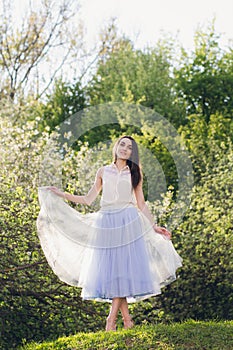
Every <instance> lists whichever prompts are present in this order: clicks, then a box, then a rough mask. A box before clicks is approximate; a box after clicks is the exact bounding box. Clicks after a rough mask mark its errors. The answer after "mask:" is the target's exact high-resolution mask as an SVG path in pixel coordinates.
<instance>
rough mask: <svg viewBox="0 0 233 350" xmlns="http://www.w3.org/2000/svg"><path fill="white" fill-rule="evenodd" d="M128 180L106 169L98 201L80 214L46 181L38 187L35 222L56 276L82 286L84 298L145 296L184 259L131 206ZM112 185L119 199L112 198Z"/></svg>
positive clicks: (166, 280) (172, 277) (168, 280)
mask: <svg viewBox="0 0 233 350" xmlns="http://www.w3.org/2000/svg"><path fill="white" fill-rule="evenodd" d="M108 170H109V171H108ZM121 175H122V176H121ZM107 177H108V178H109V177H110V178H111V179H112V180H114V179H115V181H112V182H111V181H107V180H108V178H107ZM116 179H117V181H116ZM130 181H131V179H130V174H129V173H128V172H127V171H125V172H124V173H123V174H119V173H116V172H114V168H111V167H108V168H107V169H105V171H104V176H103V195H102V206H101V209H100V210H99V211H98V212H96V213H90V214H80V213H79V212H77V211H76V210H75V209H73V208H71V207H70V206H69V205H68V204H67V203H65V202H64V201H63V199H61V198H59V197H58V196H56V195H55V194H53V193H52V192H51V191H49V190H48V189H47V187H41V188H39V201H40V206H41V210H40V214H39V216H38V219H37V228H38V234H39V238H40V242H41V246H42V248H43V251H44V254H45V256H46V258H47V260H48V263H49V265H50V266H51V268H52V269H53V271H54V273H55V274H56V275H57V276H58V277H59V278H60V280H62V281H64V282H65V283H67V284H69V285H73V286H77V287H81V288H82V294H81V295H82V297H83V299H93V300H97V301H107V302H111V300H112V299H113V298H114V297H126V298H127V301H128V302H135V301H140V300H143V299H146V298H148V297H151V296H154V295H157V294H160V293H161V288H162V287H163V286H165V285H167V284H169V283H171V282H172V281H174V280H175V279H176V270H177V268H178V267H180V266H181V265H182V259H181V257H180V256H179V255H178V254H177V252H176V250H175V249H174V247H173V244H172V242H171V241H169V240H167V239H165V238H164V237H163V236H162V235H160V234H157V233H155V231H154V230H153V228H152V227H151V224H150V222H149V221H148V219H147V218H146V217H145V216H144V215H143V213H142V212H141V211H140V210H139V209H138V208H137V207H135V200H134V197H133V192H132V188H131V182H130ZM127 184H128V185H127ZM108 186H109V187H108ZM114 186H115V187H114ZM122 188H124V191H123V192H124V193H123V192H122V193H121V195H119V193H120V192H121V190H122ZM110 189H111V190H110ZM112 191H113V192H114V191H115V193H117V198H118V200H114V198H112V199H111V198H110V196H109V193H111V194H112ZM127 191H128V192H127ZM108 192H109V193H108ZM124 196H125V199H124ZM106 199H109V200H106Z"/></svg>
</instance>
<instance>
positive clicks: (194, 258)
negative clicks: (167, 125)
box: [160, 149, 233, 320]
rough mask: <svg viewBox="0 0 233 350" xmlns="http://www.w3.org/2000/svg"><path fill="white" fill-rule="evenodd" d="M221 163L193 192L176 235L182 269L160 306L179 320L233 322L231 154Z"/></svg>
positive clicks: (222, 155) (230, 151)
mask: <svg viewBox="0 0 233 350" xmlns="http://www.w3.org/2000/svg"><path fill="white" fill-rule="evenodd" d="M219 158H220V159H219V161H218V162H217V163H216V164H215V167H213V168H212V169H211V172H210V171H209V172H206V173H205V174H203V176H202V181H201V184H199V185H196V186H195V187H194V189H193V196H192V201H191V206H190V209H189V210H188V212H186V214H185V217H184V220H183V223H182V224H181V225H180V226H179V228H177V230H176V232H175V238H174V240H175V241H174V243H175V246H176V248H177V249H178V251H179V253H180V254H181V256H182V257H183V259H184V261H183V267H182V269H181V270H180V271H179V273H178V280H177V282H175V283H174V284H173V285H171V286H169V287H168V288H167V291H166V294H165V295H164V297H163V298H161V301H162V304H160V306H162V308H163V310H164V311H165V313H167V312H168V313H170V314H173V315H174V316H175V319H179V320H180V319H186V318H197V319H232V318H233V298H232V297H233V285H232V280H233V263H232V262H233V243H232V233H233V231H232V209H233V193H232V187H233V171H232V170H233V152H232V149H230V150H229V151H228V152H226V153H224V152H222V153H221V154H219Z"/></svg>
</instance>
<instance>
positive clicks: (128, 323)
mask: <svg viewBox="0 0 233 350" xmlns="http://www.w3.org/2000/svg"><path fill="white" fill-rule="evenodd" d="M123 321H124V329H130V328H133V326H134V323H133V321H132V319H131V318H127V319H123Z"/></svg>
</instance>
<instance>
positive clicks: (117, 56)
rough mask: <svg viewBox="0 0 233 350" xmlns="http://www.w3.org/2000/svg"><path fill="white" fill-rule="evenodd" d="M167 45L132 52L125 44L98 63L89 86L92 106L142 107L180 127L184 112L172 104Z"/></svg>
mask: <svg viewBox="0 0 233 350" xmlns="http://www.w3.org/2000/svg"><path fill="white" fill-rule="evenodd" d="M169 45H171V44H170V43H167V45H166V44H165V43H164V44H163V45H161V44H160V43H158V45H157V47H156V48H154V49H147V50H145V51H142V50H135V49H134V47H133V46H132V44H131V43H130V42H128V41H125V42H122V43H121V45H119V46H118V47H117V49H115V50H114V51H112V52H111V53H110V54H108V56H107V58H106V59H105V58H103V59H101V57H100V60H99V62H98V66H97V72H96V74H95V75H94V76H93V78H92V79H91V81H90V82H89V89H88V94H89V95H90V103H91V105H97V104H100V103H107V102H127V103H136V104H141V105H142V106H145V107H149V108H152V109H154V110H155V111H156V112H157V113H160V114H161V115H163V116H166V117H167V118H168V119H169V120H170V121H171V122H172V123H174V125H180V124H181V123H182V121H183V118H184V110H183V109H182V107H181V106H179V105H178V104H176V103H175V101H176V96H175V94H174V84H175V83H174V80H173V79H172V77H171V70H172V69H171V63H170V60H171V55H172V54H171V48H170V46H169Z"/></svg>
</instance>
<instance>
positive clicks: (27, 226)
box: [0, 106, 107, 349]
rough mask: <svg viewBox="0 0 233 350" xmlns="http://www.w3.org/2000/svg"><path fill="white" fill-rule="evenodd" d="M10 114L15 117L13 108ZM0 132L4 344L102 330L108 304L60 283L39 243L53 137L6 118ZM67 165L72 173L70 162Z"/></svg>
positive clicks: (0, 315) (0, 307) (0, 306)
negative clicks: (45, 165)
mask: <svg viewBox="0 0 233 350" xmlns="http://www.w3.org/2000/svg"><path fill="white" fill-rule="evenodd" d="M9 109H10V106H9ZM11 117H12V120H14V119H15V118H14V111H13V110H12V114H11ZM0 133H1V138H0V140H1V161H2V165H1V167H0V178H1V197H0V214H1V215H0V227H1V236H0V249H1V262H0V318H1V323H0V327H1V328H0V334H1V341H0V348H1V347H2V348H3V349H5V348H8V349H10V348H12V349H13V348H16V346H17V345H18V344H20V343H21V340H22V339H27V340H30V339H31V340H32V339H34V340H36V339H37V340H39V339H46V338H48V337H58V336H59V335H60V334H64V335H65V334H66V335H67V334H69V333H70V332H71V331H73V332H74V331H76V330H83V329H84V328H88V327H89V329H93V328H94V327H96V329H100V328H102V327H103V318H104V317H105V316H106V314H107V311H106V305H101V306H98V310H97V308H96V305H95V304H94V303H83V302H82V300H81V298H80V296H79V292H80V291H79V290H78V289H76V288H72V287H69V286H66V285H64V284H63V283H61V282H60V281H59V280H58V279H57V277H56V276H55V275H54V274H53V273H52V271H51V269H50V268H49V266H48V264H47V261H46V259H45V257H44V254H43V252H42V250H41V247H40V244H39V239H38V236H37V233H36V218H37V216H38V212H39V205H38V198H37V188H38V185H39V184H40V182H39V180H40V181H41V179H40V176H39V175H40V169H41V164H42V160H43V150H44V146H45V144H46V141H47V140H48V138H49V135H48V134H47V133H46V132H44V133H43V134H42V135H40V134H39V133H38V130H37V123H36V122H30V121H28V122H26V123H24V124H23V125H22V126H17V125H13V123H12V122H11V120H10V119H6V118H2V119H1V124H0ZM71 152H72V150H71ZM80 157H81V156H80ZM64 164H65V166H66V169H65V170H66V171H68V169H69V162H68V161H67V162H65V163H64ZM70 165H71V164H70ZM69 171H70V169H69ZM44 175H46V174H44ZM47 184H49V183H47ZM93 314H95V319H93V318H92V316H91V315H93Z"/></svg>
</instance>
